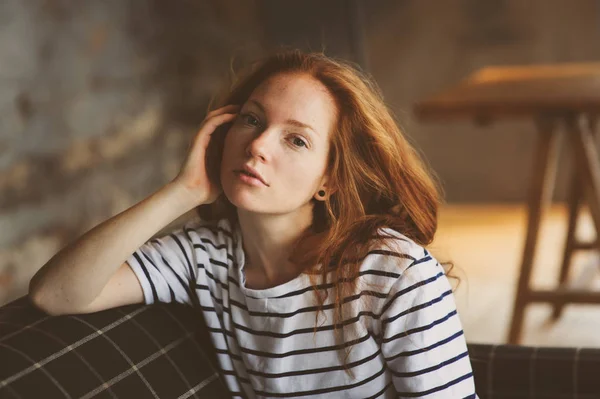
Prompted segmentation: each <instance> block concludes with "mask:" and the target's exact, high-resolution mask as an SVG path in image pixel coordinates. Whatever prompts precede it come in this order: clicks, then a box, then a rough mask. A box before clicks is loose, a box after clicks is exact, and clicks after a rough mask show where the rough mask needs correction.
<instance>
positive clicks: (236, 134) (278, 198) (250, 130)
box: [221, 74, 337, 214]
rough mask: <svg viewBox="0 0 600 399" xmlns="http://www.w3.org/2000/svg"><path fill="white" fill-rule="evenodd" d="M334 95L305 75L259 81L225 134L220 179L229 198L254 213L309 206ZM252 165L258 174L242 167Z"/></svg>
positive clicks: (320, 180)
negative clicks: (257, 176)
mask: <svg viewBox="0 0 600 399" xmlns="http://www.w3.org/2000/svg"><path fill="white" fill-rule="evenodd" d="M336 112H337V109H336V107H335V104H334V100H333V98H332V97H331V95H330V94H329V93H328V91H327V89H326V88H325V86H323V85H322V84H321V83H320V82H319V81H317V80H316V79H314V78H312V77H310V76H308V75H291V74H287V75H276V76H274V77H271V78H269V79H267V80H266V81H264V82H263V83H262V84H260V85H259V86H258V87H257V88H256V89H255V90H254V92H253V93H252V94H251V95H250V97H249V99H248V101H246V102H245V103H244V104H243V105H242V108H241V109H240V112H239V115H238V117H237V118H236V119H235V121H234V122H233V124H232V126H231V128H230V130H229V132H228V133H227V136H226V138H225V146H224V149H223V158H222V163H221V184H222V186H223V192H224V193H225V195H226V196H227V198H228V199H229V201H230V202H231V203H232V204H233V205H235V206H236V207H238V208H240V209H244V210H247V211H250V212H256V213H268V214H285V213H291V212H294V211H297V210H298V209H300V208H302V207H304V206H311V201H310V200H311V199H312V198H313V196H314V195H315V193H316V192H317V191H319V190H320V189H322V188H323V187H324V186H323V185H324V184H325V182H326V177H325V169H326V165H327V155H328V153H329V141H330V134H331V131H332V129H333V126H334V123H335V119H336ZM245 165H246V166H250V167H251V168H253V169H254V170H255V171H256V172H257V173H258V174H260V176H261V178H262V179H261V180H264V182H262V181H260V180H259V179H252V178H249V177H248V176H246V175H244V174H243V173H240V172H239V171H240V170H242V169H243V168H244V166H245Z"/></svg>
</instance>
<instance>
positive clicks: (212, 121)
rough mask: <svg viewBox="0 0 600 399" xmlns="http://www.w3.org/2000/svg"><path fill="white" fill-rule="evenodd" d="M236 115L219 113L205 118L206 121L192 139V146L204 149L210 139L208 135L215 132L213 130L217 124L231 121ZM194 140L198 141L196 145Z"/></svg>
mask: <svg viewBox="0 0 600 399" xmlns="http://www.w3.org/2000/svg"><path fill="white" fill-rule="evenodd" d="M236 116H237V114H221V115H218V116H214V117H212V118H208V119H206V121H205V122H204V124H203V125H202V128H201V129H200V131H199V132H198V134H197V135H196V137H195V139H194V145H193V147H196V148H201V149H202V150H204V149H206V147H207V146H208V142H209V141H210V137H211V135H212V134H213V133H214V132H215V130H216V129H217V128H218V127H219V126H221V125H223V124H225V123H228V122H231V121H233V120H234V119H235V117H236ZM196 142H198V143H197V144H198V145H196Z"/></svg>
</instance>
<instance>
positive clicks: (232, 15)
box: [0, 0, 264, 304]
mask: <svg viewBox="0 0 600 399" xmlns="http://www.w3.org/2000/svg"><path fill="white" fill-rule="evenodd" d="M238 3H239V4H238ZM254 10H255V8H253V7H252V2H231V1H214V2H195V1H194V2H192V1H179V2H164V1H158V0H156V1H151V0H148V1H146V0H130V1H122V0H109V1H81V2H72V1H67V0H64V1H58V0H54V1H43V0H28V1H21V0H6V1H2V2H0V85H1V90H0V124H1V126H2V128H1V129H0V193H1V195H0V304H2V303H5V302H7V301H9V300H10V299H13V298H16V297H18V296H20V295H23V294H24V293H26V289H27V283H28V281H29V279H30V278H31V276H32V275H33V273H35V271H36V270H37V269H38V268H39V267H41V266H42V265H43V264H44V263H45V262H46V261H47V260H48V259H49V258H50V257H51V256H52V255H53V254H55V253H56V252H57V251H58V250H59V249H60V248H62V247H63V246H64V245H66V244H67V243H68V242H70V241H72V240H74V239H75V238H77V237H79V236H80V235H81V234H82V233H84V232H85V231H87V230H89V229H90V228H92V227H93V226H95V225H97V224H98V223H100V222H102V221H103V220H106V219H107V218H109V217H111V216H113V215H115V214H117V213H119V212H121V211H123V210H124V209H126V208H128V207H130V206H131V205H133V204H134V203H136V202H138V201H140V200H141V199H142V198H144V197H146V196H147V195H149V194H150V193H151V192H153V191H154V190H156V189H157V188H158V187H160V186H161V185H162V184H164V183H166V182H167V181H169V180H170V179H171V178H173V177H174V176H175V174H176V173H177V171H178V170H179V166H180V163H181V161H182V159H183V157H184V155H185V152H186V149H187V147H188V143H189V140H190V139H191V137H192V135H193V134H194V133H195V129H196V128H197V127H198V126H199V123H200V122H201V121H202V119H203V118H204V115H205V111H206V107H207V105H208V101H209V99H210V96H211V95H213V94H214V93H215V91H216V90H217V88H218V87H219V86H220V85H221V84H222V83H223V80H224V78H225V77H226V72H227V70H228V68H229V64H230V60H231V57H232V56H235V57H236V60H238V61H241V60H243V59H244V58H246V56H247V55H252V56H255V55H256V52H257V51H258V52H260V51H262V49H263V47H264V44H263V39H262V38H261V37H260V35H261V32H262V31H261V29H259V28H258V27H257V16H256V15H255V13H254Z"/></svg>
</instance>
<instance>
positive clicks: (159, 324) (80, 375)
mask: <svg viewBox="0 0 600 399" xmlns="http://www.w3.org/2000/svg"><path fill="white" fill-rule="evenodd" d="M202 323H203V321H202V320H201V319H200V318H198V315H197V314H196V313H195V312H194V309H193V308H191V307H189V306H184V305H179V304H169V305H166V304H157V305H151V306H147V305H129V306H123V307H119V308H114V309H109V310H105V311H101V312H97V313H92V314H84V315H68V316H56V317H51V316H48V315H46V314H45V313H44V312H42V311H40V310H38V309H37V308H35V307H34V306H33V305H32V304H31V303H30V302H29V299H28V297H22V298H19V299H17V300H16V301H14V302H11V303H9V304H7V305H5V306H3V307H2V308H0V398H71V397H72V398H92V397H94V398H104V397H106V398H131V397H135V398H161V399H162V398H220V397H228V395H227V390H226V388H225V386H224V385H223V383H222V381H221V379H220V378H219V375H218V373H217V372H216V371H215V367H213V365H214V364H215V363H213V362H214V358H213V356H214V354H211V353H210V348H212V347H211V346H210V344H208V346H207V345H205V344H207V343H209V342H210V341H208V335H207V333H206V331H205V329H204V328H202V325H203V324H202ZM207 349H208V350H207Z"/></svg>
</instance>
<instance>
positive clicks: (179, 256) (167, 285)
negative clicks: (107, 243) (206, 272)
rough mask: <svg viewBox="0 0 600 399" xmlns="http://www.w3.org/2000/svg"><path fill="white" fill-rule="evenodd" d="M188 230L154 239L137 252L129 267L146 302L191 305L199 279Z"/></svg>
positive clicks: (185, 228) (132, 256)
mask: <svg viewBox="0 0 600 399" xmlns="http://www.w3.org/2000/svg"><path fill="white" fill-rule="evenodd" d="M188 230H189V226H188V225H185V226H183V227H182V228H180V229H178V230H175V231H173V232H171V233H169V234H167V235H165V236H163V237H160V238H153V239H151V240H149V241H148V242H146V243H145V244H144V245H142V246H141V247H140V248H138V249H137V250H136V251H135V252H134V253H133V254H131V256H129V258H127V263H128V264H129V265H130V267H131V270H133V272H134V273H135V275H136V276H137V278H138V280H139V281H140V284H141V286H142V290H143V292H144V302H145V303H146V304H148V305H150V304H152V303H157V302H166V303H168V302H179V303H183V304H190V305H192V304H193V303H194V302H193V301H194V295H195V294H194V292H195V291H194V285H195V282H196V277H197V270H196V263H197V262H196V259H195V257H196V254H195V251H194V245H193V242H192V240H191V238H190V236H189V234H188V232H187V231H188Z"/></svg>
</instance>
